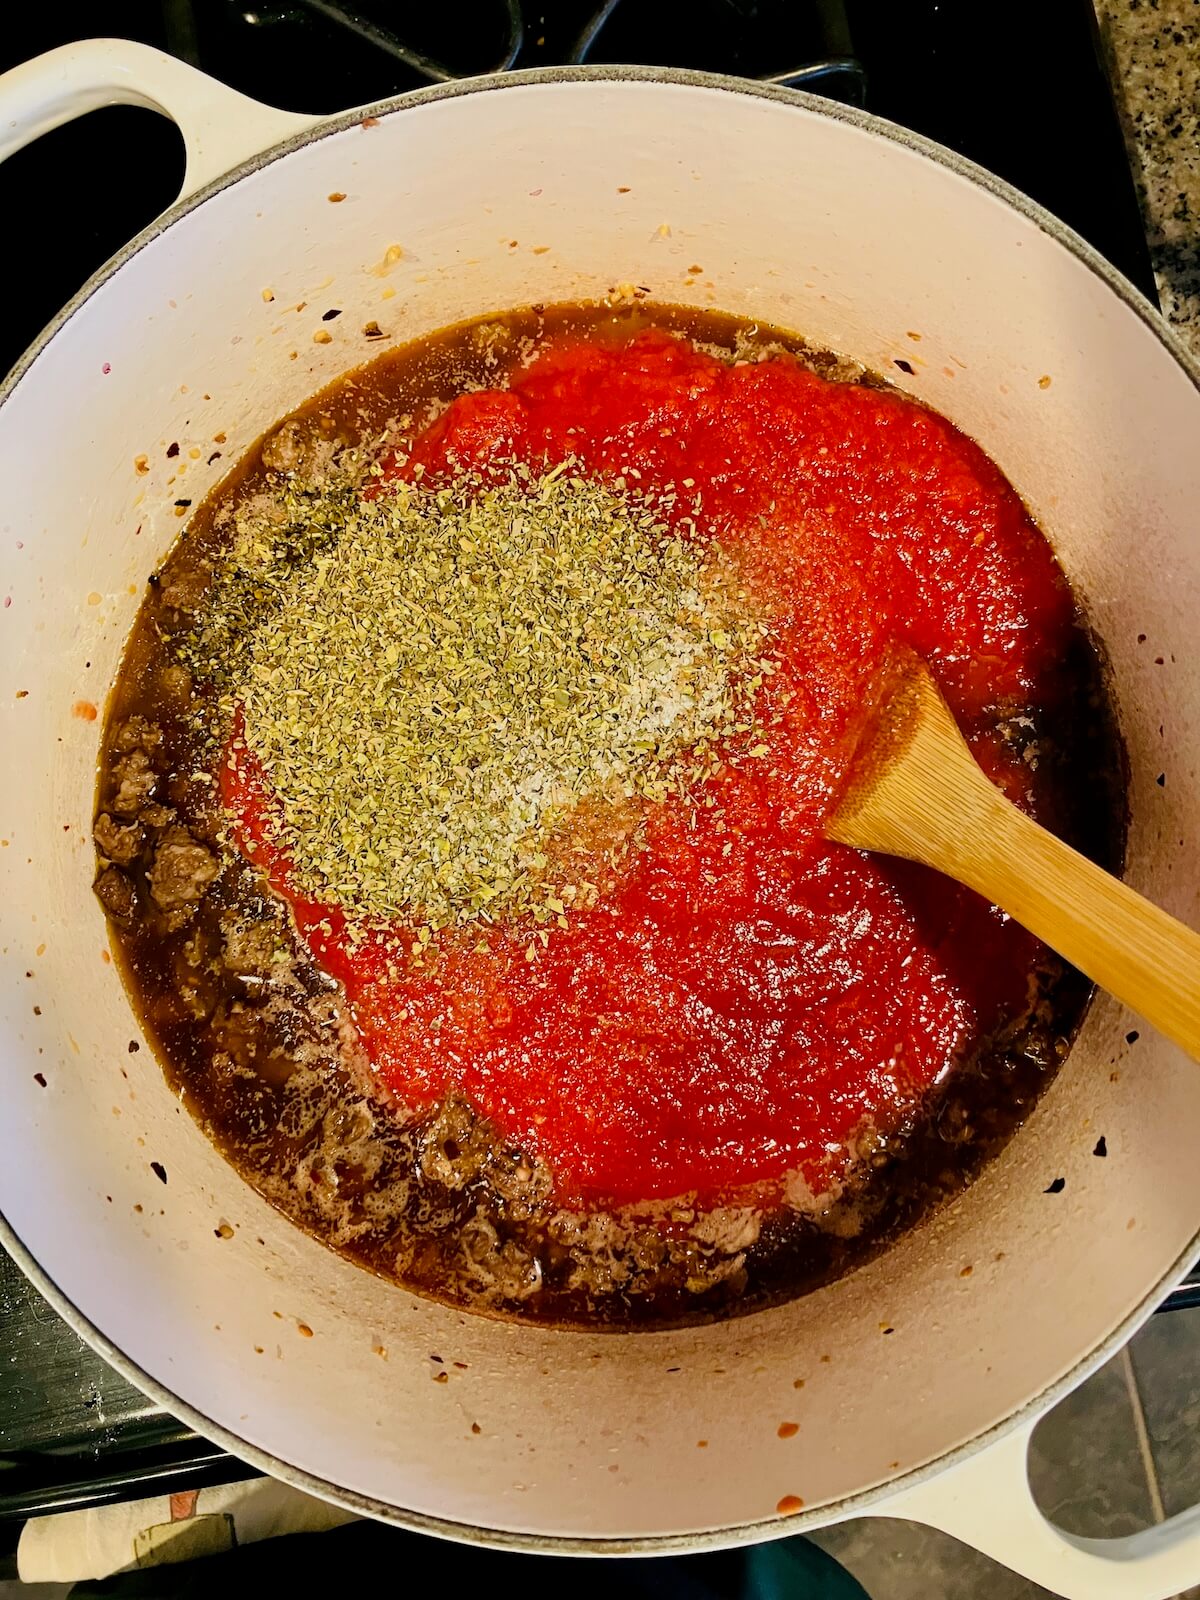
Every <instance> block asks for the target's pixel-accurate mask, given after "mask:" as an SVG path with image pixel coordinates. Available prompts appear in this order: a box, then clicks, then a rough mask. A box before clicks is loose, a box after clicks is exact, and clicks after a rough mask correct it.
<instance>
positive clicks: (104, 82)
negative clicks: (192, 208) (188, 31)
mask: <svg viewBox="0 0 1200 1600" xmlns="http://www.w3.org/2000/svg"><path fill="white" fill-rule="evenodd" d="M113 105H127V106H148V107H149V108H150V109H151V110H152V111H159V112H161V113H162V115H163V116H165V117H170V119H171V121H172V122H174V123H176V124H178V127H179V131H180V132H181V133H182V134H183V142H184V146H185V148H186V150H187V170H186V172H185V175H184V180H183V187H182V189H181V190H180V192H179V198H180V199H181V200H182V199H184V198H186V197H187V196H188V195H191V194H194V193H195V192H196V190H197V189H202V188H203V187H204V185H205V184H206V183H209V182H211V181H212V179H214V178H219V177H220V176H221V175H222V174H223V173H225V172H228V171H229V169H230V168H231V167H235V166H237V165H238V164H239V162H242V161H245V160H247V159H248V158H249V157H250V156H255V155H258V154H259V153H260V152H261V151H263V150H268V149H270V147H271V146H272V145H274V144H278V143H279V142H280V141H281V140H283V139H286V138H289V137H290V136H291V135H292V134H294V133H301V132H303V130H304V129H306V128H311V127H313V126H314V124H315V123H318V122H320V121H322V120H323V119H322V118H320V117H308V116H300V115H298V114H297V113H295V112H292V111H278V110H276V109H275V107H274V106H265V105H262V104H260V102H259V101H257V100H251V99H249V97H248V96H246V95H244V94H238V93H237V91H236V90H234V89H228V88H226V86H225V85H224V84H223V83H218V82H217V80H216V79H215V78H210V77H209V76H208V75H207V74H206V73H203V72H199V71H197V69H196V68H195V67H190V66H188V65H187V63H186V62H183V61H178V60H176V58H175V57H174V56H169V55H166V54H165V53H164V52H163V51H162V50H155V49H153V48H152V47H151V46H150V45H146V44H138V43H137V42H136V41H134V40H132V39H85V40H83V41H82V42H81V43H79V44H67V45H62V46H61V47H60V48H59V49H57V50H50V51H47V53H46V54H45V55H41V56H35V57H34V59H33V60H32V61H26V62H23V63H22V64H21V65H20V66H18V67H13V68H12V70H11V71H9V72H6V73H4V74H2V75H0V161H3V160H4V159H5V158H6V157H8V156H11V155H13V154H14V153H15V152H16V151H18V150H20V149H21V148H22V147H23V146H24V145H27V144H30V143H31V142H32V141H33V140H34V139H37V138H40V136H41V135H42V134H43V133H49V132H50V130H51V129H52V128H58V127H61V126H62V124H63V123H64V122H70V121H72V120H73V119H74V118H75V117H82V116H84V115H85V114H86V113H87V112H89V111H97V110H99V109H100V108H101V107H102V106H113Z"/></svg>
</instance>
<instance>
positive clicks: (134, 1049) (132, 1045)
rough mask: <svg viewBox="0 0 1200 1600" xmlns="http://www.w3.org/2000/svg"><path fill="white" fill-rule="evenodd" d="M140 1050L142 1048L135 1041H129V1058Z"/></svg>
mask: <svg viewBox="0 0 1200 1600" xmlns="http://www.w3.org/2000/svg"><path fill="white" fill-rule="evenodd" d="M141 1048H142V1047H141V1045H140V1044H139V1043H138V1042H137V1040H136V1039H130V1041H129V1054H130V1055H131V1056H135V1055H137V1053H138V1051H139V1050H140V1049H141Z"/></svg>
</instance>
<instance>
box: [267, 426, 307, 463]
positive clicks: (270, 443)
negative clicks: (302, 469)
mask: <svg viewBox="0 0 1200 1600" xmlns="http://www.w3.org/2000/svg"><path fill="white" fill-rule="evenodd" d="M304 435H305V430H304V428H303V427H302V426H301V424H300V423H299V422H297V421H295V420H293V421H291V422H285V423H284V425H283V427H282V428H280V429H278V430H277V431H276V432H275V433H273V434H272V435H271V437H270V438H269V439H266V440H264V441H263V447H262V464H263V466H264V467H266V469H267V471H268V472H295V470H296V468H297V467H298V466H299V465H300V463H301V462H302V461H303V460H304V445H305V437H304Z"/></svg>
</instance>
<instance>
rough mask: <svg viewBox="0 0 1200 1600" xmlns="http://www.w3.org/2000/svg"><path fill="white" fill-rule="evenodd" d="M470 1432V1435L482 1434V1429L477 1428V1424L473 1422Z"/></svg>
mask: <svg viewBox="0 0 1200 1600" xmlns="http://www.w3.org/2000/svg"><path fill="white" fill-rule="evenodd" d="M471 1432H472V1433H482V1432H483V1429H482V1428H481V1427H480V1426H479V1424H478V1423H477V1422H473V1423H472V1424H471Z"/></svg>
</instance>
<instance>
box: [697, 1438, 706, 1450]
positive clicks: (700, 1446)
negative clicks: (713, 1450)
mask: <svg viewBox="0 0 1200 1600" xmlns="http://www.w3.org/2000/svg"><path fill="white" fill-rule="evenodd" d="M696 1449H697V1450H707V1449H708V1440H707V1439H697V1440H696Z"/></svg>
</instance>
